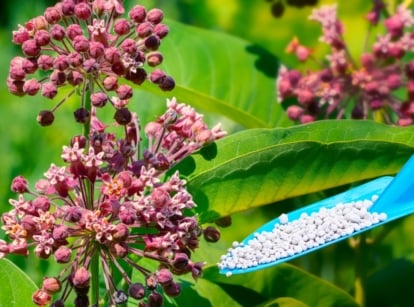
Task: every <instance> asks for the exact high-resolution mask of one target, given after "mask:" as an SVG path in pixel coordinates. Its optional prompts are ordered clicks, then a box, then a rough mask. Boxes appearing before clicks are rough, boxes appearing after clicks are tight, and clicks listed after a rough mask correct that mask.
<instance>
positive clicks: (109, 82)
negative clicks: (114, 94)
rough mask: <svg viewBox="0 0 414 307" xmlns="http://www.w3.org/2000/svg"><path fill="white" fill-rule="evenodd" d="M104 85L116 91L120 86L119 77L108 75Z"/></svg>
mask: <svg viewBox="0 0 414 307" xmlns="http://www.w3.org/2000/svg"><path fill="white" fill-rule="evenodd" d="M102 85H103V86H104V88H105V89H106V90H107V91H114V90H116V89H117V87H118V78H117V77H114V76H106V77H105V79H104V80H103V82H102Z"/></svg>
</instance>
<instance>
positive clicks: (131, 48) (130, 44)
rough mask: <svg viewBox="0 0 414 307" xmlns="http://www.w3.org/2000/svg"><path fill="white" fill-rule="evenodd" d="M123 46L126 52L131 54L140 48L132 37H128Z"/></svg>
mask: <svg viewBox="0 0 414 307" xmlns="http://www.w3.org/2000/svg"><path fill="white" fill-rule="evenodd" d="M121 48H122V50H123V51H124V52H126V53H129V54H130V55H135V53H136V52H137V50H138V47H137V44H136V43H135V41H134V40H133V39H132V38H127V39H125V40H124V41H123V42H122V43H121Z"/></svg>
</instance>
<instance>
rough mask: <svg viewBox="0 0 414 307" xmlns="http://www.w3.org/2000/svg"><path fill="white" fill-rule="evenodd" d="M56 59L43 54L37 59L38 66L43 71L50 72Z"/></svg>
mask: <svg viewBox="0 0 414 307" xmlns="http://www.w3.org/2000/svg"><path fill="white" fill-rule="evenodd" d="M53 62H54V59H53V57H51V56H50V55H46V54H42V55H40V56H39V57H38V59H37V66H38V67H39V69H41V70H49V69H52V67H53Z"/></svg>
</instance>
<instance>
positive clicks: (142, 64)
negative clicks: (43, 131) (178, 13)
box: [7, 0, 175, 125]
mask: <svg viewBox="0 0 414 307" xmlns="http://www.w3.org/2000/svg"><path fill="white" fill-rule="evenodd" d="M124 14H125V9H124V7H123V5H122V1H120V0H110V1H109V0H94V1H87V0H62V1H61V2H58V3H57V4H56V5H54V6H52V7H48V8H47V9H46V10H45V12H44V14H43V15H41V16H37V17H35V18H33V19H31V20H29V21H28V22H26V23H25V24H24V25H19V27H18V29H17V30H16V31H13V37H12V40H13V42H14V43H15V44H18V45H20V46H21V49H22V52H23V54H24V56H16V57H15V58H13V59H12V61H11V63H10V69H9V76H8V79H7V84H8V88H9V91H10V92H11V93H12V94H14V95H18V96H23V95H31V96H33V95H37V94H38V93H40V94H41V95H42V96H43V97H46V98H48V99H53V98H55V97H56V96H57V94H58V91H59V90H60V89H61V88H62V87H72V90H71V91H69V94H68V95H67V96H66V97H65V98H63V99H62V100H60V101H59V102H58V103H57V104H56V105H55V106H54V107H53V108H52V109H51V110H43V111H41V112H40V113H39V116H38V121H39V123H40V124H41V125H50V124H51V123H52V122H53V120H54V111H55V110H56V109H57V108H58V107H59V106H60V105H62V104H63V103H64V102H65V101H66V100H67V98H68V97H69V96H71V95H73V94H75V93H77V92H80V93H81V95H82V99H81V103H80V106H79V108H78V109H77V110H76V111H75V118H76V120H77V121H78V122H81V123H84V122H86V121H87V120H88V119H89V116H90V110H89V108H88V104H89V101H90V103H92V105H93V106H95V107H103V106H104V105H105V104H106V103H110V104H112V105H113V106H114V107H115V109H117V110H119V109H123V108H126V106H127V105H128V102H129V100H130V98H131V97H132V95H133V90H132V87H131V86H130V85H128V84H126V82H123V83H122V84H121V80H122V79H124V80H125V81H128V82H129V83H130V84H131V83H132V84H136V85H140V84H142V83H143V82H144V81H145V80H147V79H149V81H150V82H152V83H155V84H157V85H158V86H159V87H160V88H161V89H162V90H166V91H169V90H172V89H173V88H174V86H175V82H174V79H173V78H172V77H170V76H168V75H166V74H165V72H163V71H162V70H160V69H156V68H154V67H156V66H158V65H159V64H161V63H162V61H163V56H162V54H161V52H159V51H158V48H159V46H160V44H161V40H162V39H163V38H164V37H166V36H167V34H168V32H169V28H168V27H167V26H166V25H165V24H163V23H162V20H163V17H164V14H163V12H162V11H161V10H160V9H157V8H155V9H151V10H147V9H145V8H144V7H143V6H141V5H136V6H134V7H133V8H132V9H131V10H130V11H129V12H128V14H126V16H125V18H124V17H123V15H124ZM146 66H147V67H146ZM148 68H154V69H153V70H152V71H151V72H150V73H148V72H147V70H148ZM36 72H39V74H37V75H35V73H36Z"/></svg>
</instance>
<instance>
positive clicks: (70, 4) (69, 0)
mask: <svg viewBox="0 0 414 307" xmlns="http://www.w3.org/2000/svg"><path fill="white" fill-rule="evenodd" d="M61 10H62V13H63V15H64V16H72V15H73V14H74V12H75V2H74V1H73V0H63V1H62V5H61Z"/></svg>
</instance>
